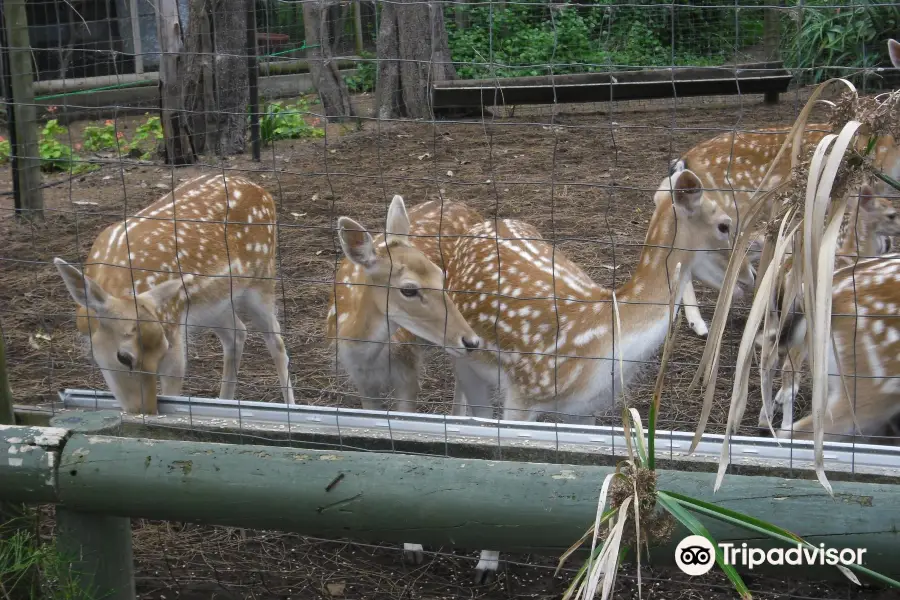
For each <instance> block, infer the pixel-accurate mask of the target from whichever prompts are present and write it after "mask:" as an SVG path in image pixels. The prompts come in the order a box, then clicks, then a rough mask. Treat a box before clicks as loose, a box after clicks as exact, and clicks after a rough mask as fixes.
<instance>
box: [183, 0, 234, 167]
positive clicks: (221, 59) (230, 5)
mask: <svg viewBox="0 0 900 600" xmlns="http://www.w3.org/2000/svg"><path fill="white" fill-rule="evenodd" d="M210 15H212V16H211V17H210ZM187 38H188V39H187V40H186V42H185V53H184V64H185V67H184V74H185V75H184V79H185V85H184V105H185V108H186V109H187V111H188V112H189V114H190V115H191V118H190V122H191V134H192V139H193V142H194V149H195V151H196V152H197V153H198V154H199V153H202V152H215V153H216V154H217V155H219V156H231V155H234V154H240V153H241V152H243V151H244V149H245V148H246V143H247V102H248V101H249V97H250V96H249V91H248V85H249V81H248V78H247V62H246V59H245V58H244V57H245V55H246V53H247V10H246V0H193V1H192V2H191V8H190V22H189V24H188V35H187Z"/></svg>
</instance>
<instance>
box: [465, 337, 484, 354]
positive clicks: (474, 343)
mask: <svg viewBox="0 0 900 600" xmlns="http://www.w3.org/2000/svg"><path fill="white" fill-rule="evenodd" d="M462 343H463V346H465V347H466V350H468V351H470V352H471V351H472V350H475V349H476V348H478V347H479V346H480V345H481V338H479V337H477V336H476V337H473V338H467V337H466V336H463V338H462Z"/></svg>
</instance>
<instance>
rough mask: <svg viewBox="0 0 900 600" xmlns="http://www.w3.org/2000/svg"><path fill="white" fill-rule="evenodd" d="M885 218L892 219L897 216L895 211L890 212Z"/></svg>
mask: <svg viewBox="0 0 900 600" xmlns="http://www.w3.org/2000/svg"><path fill="white" fill-rule="evenodd" d="M887 218H888V219H890V220H891V221H893V220H894V219H896V218H897V213H891V214H889V215H888V216H887Z"/></svg>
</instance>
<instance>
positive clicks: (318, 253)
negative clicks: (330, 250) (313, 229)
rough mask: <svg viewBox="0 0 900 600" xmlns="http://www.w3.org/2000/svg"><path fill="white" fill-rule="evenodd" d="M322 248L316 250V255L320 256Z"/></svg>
mask: <svg viewBox="0 0 900 600" xmlns="http://www.w3.org/2000/svg"><path fill="white" fill-rule="evenodd" d="M323 252H325V251H324V250H316V256H321V255H322V253H323Z"/></svg>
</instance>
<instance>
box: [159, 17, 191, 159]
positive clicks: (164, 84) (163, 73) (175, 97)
mask: <svg viewBox="0 0 900 600" xmlns="http://www.w3.org/2000/svg"><path fill="white" fill-rule="evenodd" d="M156 26H157V36H158V38H159V50H160V53H161V56H160V59H159V92H160V120H161V121H162V127H163V135H164V136H165V137H164V140H163V142H164V146H165V154H166V162H168V163H169V164H171V165H186V164H192V163H193V162H194V159H195V155H194V149H193V146H192V145H191V139H190V136H189V135H188V132H189V131H190V129H189V123H188V119H187V115H186V114H185V111H184V98H183V94H182V90H183V84H184V82H183V81H182V80H181V76H182V73H181V69H179V65H180V60H179V57H180V54H181V51H182V39H181V25H179V22H178V4H177V3H176V0H156Z"/></svg>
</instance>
